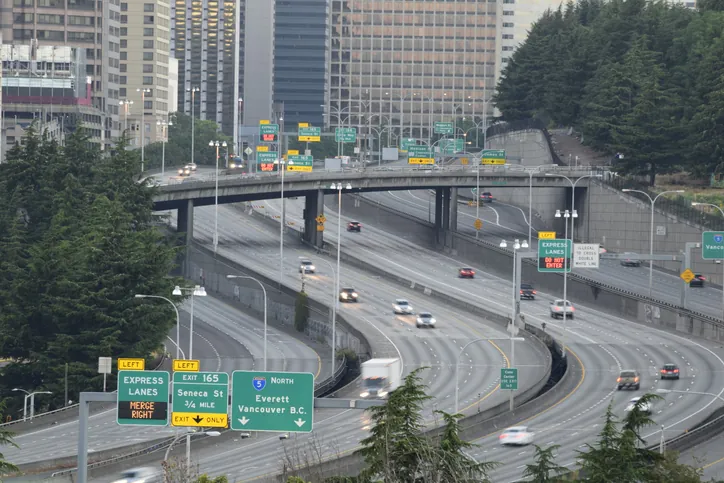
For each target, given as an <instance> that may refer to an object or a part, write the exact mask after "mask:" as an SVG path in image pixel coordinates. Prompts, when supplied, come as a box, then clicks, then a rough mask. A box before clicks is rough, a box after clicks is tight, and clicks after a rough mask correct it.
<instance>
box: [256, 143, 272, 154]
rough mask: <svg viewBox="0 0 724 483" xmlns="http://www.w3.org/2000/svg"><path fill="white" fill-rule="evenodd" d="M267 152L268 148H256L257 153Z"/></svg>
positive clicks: (260, 146)
mask: <svg viewBox="0 0 724 483" xmlns="http://www.w3.org/2000/svg"><path fill="white" fill-rule="evenodd" d="M268 151H269V146H262V145H261V144H260V145H259V146H257V147H256V152H257V153H266V152H268Z"/></svg>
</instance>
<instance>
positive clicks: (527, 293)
mask: <svg viewBox="0 0 724 483" xmlns="http://www.w3.org/2000/svg"><path fill="white" fill-rule="evenodd" d="M535 294H536V292H535V289H534V288H533V286H532V285H531V284H529V283H521V284H520V298H522V299H528V300H535Z"/></svg>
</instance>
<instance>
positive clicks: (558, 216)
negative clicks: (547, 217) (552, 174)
mask: <svg viewBox="0 0 724 483" xmlns="http://www.w3.org/2000/svg"><path fill="white" fill-rule="evenodd" d="M546 176H547V174H546ZM555 217H556V218H560V217H561V210H556V214H555Z"/></svg>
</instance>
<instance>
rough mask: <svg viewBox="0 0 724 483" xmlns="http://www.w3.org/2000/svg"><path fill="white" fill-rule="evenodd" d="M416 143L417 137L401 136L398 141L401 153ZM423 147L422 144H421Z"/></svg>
mask: <svg viewBox="0 0 724 483" xmlns="http://www.w3.org/2000/svg"><path fill="white" fill-rule="evenodd" d="M416 145H417V139H415V138H403V139H402V140H401V141H400V151H402V152H403V153H404V152H406V151H409V150H410V148H411V147H412V146H416ZM423 147H424V146H423Z"/></svg>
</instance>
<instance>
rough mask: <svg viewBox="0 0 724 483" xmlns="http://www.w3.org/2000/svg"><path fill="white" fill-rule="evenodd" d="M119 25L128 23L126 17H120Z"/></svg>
mask: <svg viewBox="0 0 724 483" xmlns="http://www.w3.org/2000/svg"><path fill="white" fill-rule="evenodd" d="M121 23H122V24H124V25H125V24H127V23H128V15H121Z"/></svg>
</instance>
